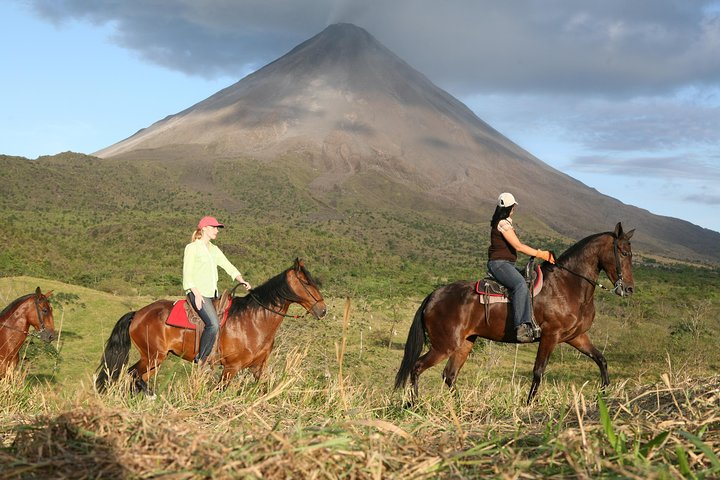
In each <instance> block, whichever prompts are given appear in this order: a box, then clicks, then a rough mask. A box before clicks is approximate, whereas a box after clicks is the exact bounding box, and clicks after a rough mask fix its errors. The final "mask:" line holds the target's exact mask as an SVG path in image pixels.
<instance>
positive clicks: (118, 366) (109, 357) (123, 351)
mask: <svg viewBox="0 0 720 480" xmlns="http://www.w3.org/2000/svg"><path fill="white" fill-rule="evenodd" d="M134 316H135V312H128V313H126V314H125V315H123V316H122V317H120V320H118V322H117V323H116V324H115V327H114V328H113V330H112V333H110V338H108V340H107V343H106V344H105V351H104V352H103V356H102V361H101V362H100V365H99V366H98V368H97V374H98V375H97V379H96V380H95V388H96V389H97V391H98V392H101V393H102V392H104V391H105V389H106V388H107V385H108V383H110V382H111V381H112V382H114V381H116V380H117V379H118V377H119V376H120V372H121V371H122V369H123V367H124V366H125V365H126V364H127V363H128V361H129V360H130V345H131V342H130V322H132V319H133V317H134Z"/></svg>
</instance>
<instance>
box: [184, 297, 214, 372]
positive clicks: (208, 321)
mask: <svg viewBox="0 0 720 480" xmlns="http://www.w3.org/2000/svg"><path fill="white" fill-rule="evenodd" d="M187 296H188V301H189V302H190V305H192V307H193V310H195V311H196V312H197V313H198V315H200V319H201V320H202V321H203V323H204V324H205V329H203V333H202V336H201V337H200V351H199V352H198V354H197V357H195V361H196V362H202V361H204V360H205V359H206V358H207V357H208V356H209V355H210V354H211V353H212V347H213V345H215V338H216V337H217V333H218V330H220V320H218V316H217V312H216V311H215V307H214V306H213V299H212V298H210V297H203V306H202V308H201V309H200V310H198V309H197V307H196V306H195V295H194V294H193V293H192V292H188V294H187Z"/></svg>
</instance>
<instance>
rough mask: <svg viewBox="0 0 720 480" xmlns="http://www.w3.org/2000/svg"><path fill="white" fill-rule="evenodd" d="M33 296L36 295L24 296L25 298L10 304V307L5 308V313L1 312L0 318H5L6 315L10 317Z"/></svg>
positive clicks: (17, 299)
mask: <svg viewBox="0 0 720 480" xmlns="http://www.w3.org/2000/svg"><path fill="white" fill-rule="evenodd" d="M33 295H35V294H34V293H28V294H27V295H23V296H22V297H20V298H16V299H15V300H13V301H12V302H11V303H10V305H8V306H7V307H5V308H4V309H3V311H2V312H0V317H4V316H5V315H8V314H9V313H10V312H12V311H13V310H15V309H16V308H17V307H18V306H19V305H20V304H21V303H23V302H24V301H25V300H27V299H28V298H30V297H32V296H33Z"/></svg>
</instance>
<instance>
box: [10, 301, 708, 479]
mask: <svg viewBox="0 0 720 480" xmlns="http://www.w3.org/2000/svg"><path fill="white" fill-rule="evenodd" d="M350 315H351V312H350V305H349V303H347V304H346V308H345V310H344V315H343V324H344V325H345V327H347V324H348V321H349V318H350ZM343 332H344V333H343V335H342V338H340V339H339V340H338V342H337V343H336V349H335V354H336V361H337V363H338V365H337V368H336V372H337V374H336V375H332V374H326V375H316V374H315V373H313V370H312V369H308V368H307V365H306V363H307V362H308V361H309V359H308V348H310V346H309V345H306V346H303V347H299V346H294V347H292V348H288V349H285V350H282V351H277V352H275V354H274V355H273V360H272V362H271V365H270V366H269V368H268V372H267V375H266V376H265V377H264V378H263V379H262V380H261V382H259V383H255V382H254V381H253V380H252V379H251V377H250V376H249V375H248V376H242V377H241V378H239V379H238V380H237V381H235V382H233V383H232V384H231V385H230V387H229V388H228V389H226V390H220V389H218V388H217V380H218V374H219V372H217V371H214V372H211V371H207V370H195V369H193V367H192V366H191V365H190V364H185V365H184V366H183V368H184V369H185V370H184V371H183V372H181V374H177V375H178V378H173V379H170V381H169V382H167V387H165V388H162V389H158V391H157V393H158V394H157V396H156V398H155V399H154V400H150V399H148V398H145V397H143V396H131V395H128V393H127V392H128V390H129V387H130V382H129V380H128V379H127V378H125V379H123V381H121V382H120V383H119V384H117V385H115V386H113V387H112V388H111V389H110V390H109V391H108V392H107V394H105V395H103V396H100V395H98V394H96V393H95V392H94V391H93V389H92V386H91V384H90V383H89V382H88V384H87V385H85V384H82V385H81V387H80V388H77V389H75V390H74V391H73V392H72V393H71V394H69V395H68V394H67V393H64V394H63V393H61V392H57V391H55V390H54V389H53V388H52V387H51V386H47V385H41V384H27V383H23V378H22V376H23V373H22V372H20V373H18V374H16V375H15V376H14V377H12V378H7V379H4V380H3V381H1V382H0V400H2V411H1V416H2V418H1V420H2V421H1V422H0V424H1V425H2V427H1V428H0V441H1V448H0V466H1V467H2V475H3V478H173V479H183V478H368V479H380V478H437V477H441V478H643V479H644V478H681V477H685V478H713V477H717V476H720V460H719V459H718V453H717V452H718V451H720V415H719V414H718V405H719V404H720V376H713V377H710V378H702V379H698V378H689V377H686V376H684V375H683V374H682V373H677V372H672V368H670V367H671V365H668V371H669V373H668V374H665V375H663V376H661V378H658V379H657V381H656V382H653V383H646V382H632V381H630V380H626V381H624V382H622V383H620V384H615V385H613V386H612V387H610V388H609V389H608V391H607V392H605V393H604V394H598V392H597V391H595V389H594V388H595V387H594V385H595V384H594V383H585V384H582V385H578V384H577V383H573V382H570V383H562V382H548V383H546V384H544V385H543V393H542V395H540V397H539V399H538V401H537V402H536V403H534V404H532V405H530V406H526V405H524V399H525V396H526V394H527V388H528V381H527V380H526V379H525V378H522V377H515V376H511V377H508V378H503V377H498V376H492V375H491V374H489V373H484V374H483V373H477V374H476V375H477V376H478V378H476V379H474V380H477V383H475V385H476V386H475V387H474V388H468V386H467V385H466V386H465V388H462V389H459V390H457V391H449V390H447V389H445V388H442V387H439V386H436V387H432V386H430V387H427V385H426V389H425V391H424V392H423V396H422V399H421V400H420V402H419V403H418V404H417V405H416V406H415V407H414V408H412V409H404V408H402V407H401V405H402V401H403V395H402V393H397V392H392V391H389V390H388V387H387V386H386V385H372V384H367V383H364V382H362V381H358V379H356V378H353V377H352V376H350V375H346V374H345V373H344V372H345V370H344V369H343V366H344V365H343V362H344V358H345V356H344V355H345V348H346V340H347V328H344V329H343ZM393 373H394V372H388V375H389V376H392V374H393ZM388 383H390V382H388ZM155 387H158V385H155Z"/></svg>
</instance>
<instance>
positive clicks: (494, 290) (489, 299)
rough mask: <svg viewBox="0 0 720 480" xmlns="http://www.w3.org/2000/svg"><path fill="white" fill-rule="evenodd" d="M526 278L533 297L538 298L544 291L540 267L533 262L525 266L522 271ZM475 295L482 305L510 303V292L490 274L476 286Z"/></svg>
mask: <svg viewBox="0 0 720 480" xmlns="http://www.w3.org/2000/svg"><path fill="white" fill-rule="evenodd" d="M520 273H522V274H523V276H524V277H525V282H526V283H527V285H528V288H529V289H530V292H531V294H532V296H536V295H537V294H538V293H540V290H542V284H543V274H542V270H540V266H539V265H538V266H537V267H536V266H535V262H533V261H532V260H531V261H530V262H528V264H527V265H526V266H525V270H524V271H522V270H521V271H520ZM475 293H477V294H478V296H479V298H480V303H507V302H510V300H511V299H510V297H509V291H508V289H507V287H505V286H504V285H503V284H501V283H500V282H498V281H497V279H495V277H493V276H492V275H490V274H488V276H487V277H485V278H482V279H480V280H478V281H477V283H476V284H475Z"/></svg>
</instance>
